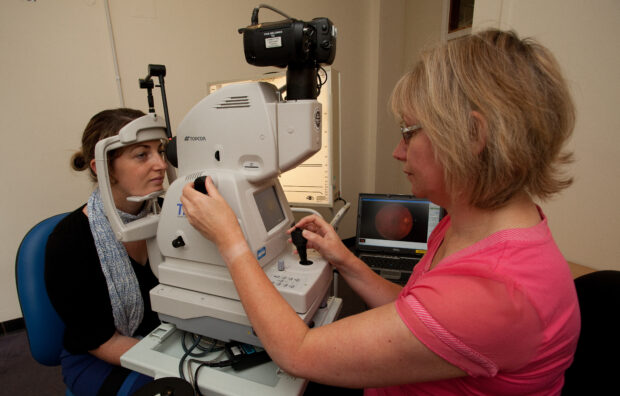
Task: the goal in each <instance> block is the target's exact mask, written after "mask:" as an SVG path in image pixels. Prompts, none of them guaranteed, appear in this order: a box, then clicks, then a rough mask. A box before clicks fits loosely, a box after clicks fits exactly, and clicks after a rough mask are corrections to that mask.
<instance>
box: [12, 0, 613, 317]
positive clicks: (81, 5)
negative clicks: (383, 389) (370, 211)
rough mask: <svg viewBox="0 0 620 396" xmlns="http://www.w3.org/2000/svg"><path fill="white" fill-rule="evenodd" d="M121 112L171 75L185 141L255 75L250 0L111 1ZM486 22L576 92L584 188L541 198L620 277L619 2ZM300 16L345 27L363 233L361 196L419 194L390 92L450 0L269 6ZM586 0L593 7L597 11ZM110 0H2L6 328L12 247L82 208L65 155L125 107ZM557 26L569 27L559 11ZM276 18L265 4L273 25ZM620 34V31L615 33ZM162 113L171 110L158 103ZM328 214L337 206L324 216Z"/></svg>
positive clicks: (537, 8)
mask: <svg viewBox="0 0 620 396" xmlns="http://www.w3.org/2000/svg"><path fill="white" fill-rule="evenodd" d="M109 3H110V14H111V21H112V25H113V31H114V37H115V40H116V49H117V54H118V64H119V70H120V79H121V86H122V89H123V93H124V100H125V104H126V105H127V106H129V107H137V108H141V109H143V110H146V101H145V94H144V92H143V91H141V90H139V89H138V85H137V84H138V83H137V80H138V78H140V77H144V75H145V74H146V71H147V69H146V68H147V65H148V64H149V63H162V64H165V65H166V67H167V71H168V75H167V77H166V90H167V94H168V103H169V106H170V111H171V114H170V116H171V121H172V128H173V132H174V131H175V130H176V126H177V125H178V124H179V123H180V121H181V119H182V118H183V116H184V114H185V113H186V112H187V111H188V110H189V109H190V108H191V106H193V105H194V104H195V103H196V102H197V101H198V100H199V99H201V98H202V97H203V96H204V95H206V92H207V84H208V83H209V82H211V81H219V80H229V79H235V78H240V77H247V76H255V75H256V74H257V73H261V72H262V71H263V69H259V68H255V67H252V66H249V65H247V64H246V63H245V60H244V57H243V49H242V43H241V37H240V36H239V35H238V34H237V28H238V27H241V26H245V25H247V24H248V23H249V20H250V13H251V10H252V8H253V7H255V6H256V5H257V4H258V2H256V1H254V0H236V1H226V2H225V1H218V0H178V1H170V0H110V1H109ZM476 3H477V4H476V15H475V24H476V26H482V25H483V24H495V25H497V24H500V25H501V26H504V25H507V24H510V25H511V26H512V27H514V28H515V29H517V31H519V32H520V33H523V34H529V35H534V36H536V37H537V38H539V39H541V41H542V42H543V43H544V44H546V45H548V46H549V47H551V48H552V50H553V51H554V52H555V53H556V54H557V55H558V58H559V59H560V62H561V63H562V64H563V66H565V68H566V72H567V75H568V77H569V79H570V80H571V84H572V87H573V90H574V93H575V99H576V102H577V107H578V112H579V121H578V125H577V129H576V133H575V137H574V139H573V141H572V145H573V147H575V149H576V153H577V158H578V161H577V163H576V164H575V165H574V167H573V171H574V173H575V174H576V177H577V181H576V183H575V186H573V187H572V188H571V189H570V190H568V191H566V192H565V193H564V194H562V195H561V196H560V197H559V198H558V199H556V200H554V201H553V202H549V203H545V204H544V206H543V207H544V209H545V211H546V212H547V214H548V215H549V218H550V223H551V226H552V229H553V231H554V234H555V236H556V239H557V240H558V243H559V245H560V247H561V248H562V250H563V251H564V253H565V254H566V256H567V258H569V259H571V260H573V261H575V262H577V263H581V264H588V265H592V266H594V267H597V268H618V269H620V265H617V264H615V262H614V259H615V258H616V257H617V256H618V253H620V252H619V250H618V247H617V246H618V244H617V243H615V242H616V241H615V239H617V236H618V235H619V233H618V231H617V227H618V225H619V224H618V223H619V222H618V216H619V215H618V213H619V211H618V210H617V209H615V206H614V205H613V204H614V203H615V202H614V201H615V199H614V198H616V197H618V188H619V187H618V184H619V183H618V180H619V177H618V176H619V174H618V172H619V169H620V168H619V167H618V165H617V161H615V160H614V158H616V157H618V150H619V147H620V144H619V142H618V139H619V138H618V133H617V131H618V129H619V128H618V127H619V126H620V122H619V117H620V116H619V115H618V113H619V112H618V111H616V109H615V107H614V105H615V104H616V103H620V100H618V99H619V98H618V95H619V92H620V90H619V89H618V81H619V79H618V70H620V65H619V64H618V63H619V54H618V51H617V48H616V47H617V46H615V47H614V44H613V43H614V39H615V37H616V36H617V33H618V29H619V28H618V27H617V23H616V22H617V21H618V20H620V15H619V8H620V6H619V4H620V3H618V2H616V1H614V0H608V1H604V0H597V1H596V2H592V3H586V2H582V1H578V0H564V1H562V0H553V1H551V0H547V1H543V2H541V1H525V0H520V1H503V2H502V1H499V0H477V1H476ZM269 4H270V5H273V6H275V7H277V8H280V9H282V10H283V11H284V12H287V13H289V14H291V15H293V16H295V17H297V18H301V19H310V18H313V17H317V16H326V17H329V18H330V19H331V20H332V21H333V22H334V23H335V24H336V25H337V27H338V52H337V56H336V61H335V63H334V65H333V67H334V68H335V69H336V70H338V71H339V72H340V75H341V90H340V96H341V107H340V114H341V149H342V153H341V165H342V178H341V190H342V195H343V197H344V198H345V199H346V200H347V201H350V202H352V203H353V204H354V205H353V207H352V209H351V212H350V213H349V214H348V215H347V216H346V217H345V220H344V221H343V223H342V225H341V228H340V230H339V233H340V235H341V236H342V237H349V236H352V235H353V233H354V229H355V210H356V208H355V206H356V203H357V202H356V200H357V195H358V193H359V192H373V191H378V192H395V193H408V192H409V187H408V185H407V182H406V180H405V179H404V177H402V173H400V166H399V165H398V163H397V162H396V161H395V160H393V159H392V157H391V152H392V149H393V147H394V145H395V144H396V143H397V141H398V131H397V129H396V125H395V124H394V122H393V120H392V117H391V115H390V114H389V112H388V111H387V104H386V101H387V98H388V97H389V93H390V91H391V89H392V87H393V85H394V83H395V82H396V80H397V79H398V77H399V76H400V75H401V74H402V72H403V71H404V69H405V68H406V67H407V66H408V65H410V64H411V63H413V62H414V61H415V60H416V58H417V53H418V51H419V50H420V49H421V47H423V46H424V45H426V44H429V43H432V42H435V41H437V40H439V39H440V38H441V37H442V36H441V23H442V10H443V2H442V1H438V0H338V1H331V0H315V1H312V2H299V1H295V0H278V1H270V2H269ZM588 4H594V5H592V6H588ZM104 5H105V3H104V1H103V0H59V1H55V2H43V1H38V2H27V1H18V0H14V1H10V2H9V1H4V2H1V3H0V51H1V53H2V58H3V61H2V62H1V63H0V84H1V85H0V86H2V92H1V93H0V115H1V116H2V118H1V119H2V121H3V122H2V128H1V130H0V133H1V134H2V138H3V141H4V144H3V145H1V149H0V150H2V151H1V154H2V166H1V167H0V169H1V171H0V172H2V173H1V175H2V177H1V179H0V180H2V182H3V183H4V191H5V193H4V194H2V197H1V198H0V199H1V200H2V201H1V205H0V210H1V218H2V226H1V227H0V236H1V237H2V239H1V240H0V247H1V249H0V252H1V256H0V301H2V302H1V303H0V321H4V320H9V319H13V318H17V317H19V316H21V313H20V311H19V305H18V302H17V297H16V294H15V283H14V260H15V252H16V250H17V247H18V245H19V242H20V241H21V238H22V237H23V235H24V234H25V233H26V232H27V231H28V229H29V228H30V227H31V226H32V225H34V224H35V223H36V222H38V221H39V220H41V219H43V218H45V217H47V216H49V215H51V214H55V213H59V212H64V211H68V210H72V209H74V208H76V207H77V206H78V205H80V203H82V202H84V201H85V200H86V199H87V197H88V195H89V193H90V191H91V185H90V182H89V181H88V178H87V177H86V175H85V174H76V173H75V172H72V171H70V169H69V167H68V160H69V157H70V156H71V154H72V153H73V151H74V150H75V149H77V148H78V146H79V139H80V136H81V132H82V130H83V127H84V126H85V124H86V122H87V121H88V119H89V118H90V116H91V115H93V114H94V113H95V112H97V111H99V110H101V109H104V108H111V107H117V106H119V104H120V99H119V95H118V93H117V90H116V80H115V73H114V67H113V61H112V51H111V46H110V40H109V36H108V30H107V22H106V14H105V7H104ZM560 17H561V18H560ZM263 18H265V20H267V19H270V20H275V19H278V17H277V16H276V15H275V14H273V13H270V12H269V11H267V10H262V11H261V20H262V19H263ZM614 33H616V34H614ZM157 106H158V108H161V107H160V106H159V103H158V104H157ZM323 212H324V215H325V216H327V217H329V216H331V213H329V211H328V210H325V211H323Z"/></svg>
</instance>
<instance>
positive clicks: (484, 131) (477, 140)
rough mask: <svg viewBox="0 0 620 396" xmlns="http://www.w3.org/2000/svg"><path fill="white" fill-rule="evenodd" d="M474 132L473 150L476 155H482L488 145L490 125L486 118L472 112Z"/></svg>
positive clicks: (472, 136) (472, 137) (472, 135)
mask: <svg viewBox="0 0 620 396" xmlns="http://www.w3.org/2000/svg"><path fill="white" fill-rule="evenodd" d="M471 117H472V120H473V130H472V131H471V139H472V149H473V151H474V153H475V154H480V153H481V152H482V150H483V149H484V147H485V146H486V144H487V136H488V132H489V129H488V124H487V120H486V118H484V116H483V115H482V114H480V113H479V112H477V111H475V110H473V111H472V112H471Z"/></svg>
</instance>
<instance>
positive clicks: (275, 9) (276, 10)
mask: <svg viewBox="0 0 620 396" xmlns="http://www.w3.org/2000/svg"><path fill="white" fill-rule="evenodd" d="M261 8H266V9H268V10H271V11H273V12H275V13H277V14H280V15H282V16H283V17H284V18H286V19H293V20H294V18H291V17H290V16H288V15H286V14H285V13H283V12H282V11H280V10H278V9H277V8H275V7H272V6H270V5H268V4H259V5H258V7H257V8H255V9H254V11H256V23H258V10H259V9H261ZM252 18H254V14H252ZM252 23H253V24H254V20H252Z"/></svg>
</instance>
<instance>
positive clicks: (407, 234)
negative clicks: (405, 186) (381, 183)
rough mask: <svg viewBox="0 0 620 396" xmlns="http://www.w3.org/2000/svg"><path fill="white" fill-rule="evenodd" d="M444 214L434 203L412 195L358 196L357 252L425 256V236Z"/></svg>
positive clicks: (426, 237)
mask: <svg viewBox="0 0 620 396" xmlns="http://www.w3.org/2000/svg"><path fill="white" fill-rule="evenodd" d="M443 215H444V211H443V209H442V208H441V207H440V206H438V205H435V204H434V203H432V202H430V201H428V200H426V199H419V198H415V197H414V196H411V195H396V194H360V195H359V202H358V211H357V233H356V237H355V245H356V248H357V250H358V251H375V252H384V253H397V254H403V253H404V254H424V253H425V252H426V250H427V249H428V244H427V241H428V237H429V235H430V234H431V232H432V231H433V229H434V228H435V226H436V225H437V224H438V223H439V221H440V220H441V218H442V217H443Z"/></svg>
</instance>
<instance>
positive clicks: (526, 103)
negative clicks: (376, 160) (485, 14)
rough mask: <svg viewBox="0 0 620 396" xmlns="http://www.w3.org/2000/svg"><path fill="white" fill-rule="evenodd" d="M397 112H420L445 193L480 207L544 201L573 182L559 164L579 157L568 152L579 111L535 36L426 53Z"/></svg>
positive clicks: (457, 43)
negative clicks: (523, 197) (522, 195)
mask: <svg viewBox="0 0 620 396" xmlns="http://www.w3.org/2000/svg"><path fill="white" fill-rule="evenodd" d="M391 106H392V111H393V112H394V114H395V115H396V116H397V117H401V118H402V117H403V116H404V115H415V117H416V118H417V119H418V120H419V122H420V124H421V125H422V126H423V129H424V130H425V132H426V134H427V136H428V137H429V139H430V141H431V143H432V145H433V148H434V150H435V156H436V157H437V159H438V161H440V163H441V164H442V165H443V167H444V172H445V179H446V183H447V185H448V187H449V188H450V190H451V191H453V192H457V191H467V192H468V193H469V194H470V203H471V204H472V205H474V206H476V207H479V208H487V209H493V208H498V207H501V206H502V205H504V204H505V203H506V202H507V201H508V200H509V199H510V198H512V197H513V196H514V195H515V194H516V193H518V192H521V191H525V192H526V193H527V194H529V195H530V196H532V197H538V198H541V199H546V198H548V197H550V196H551V195H553V194H555V193H557V192H559V191H560V190H562V189H564V188H566V187H568V186H570V184H571V183H572V178H570V177H566V176H565V175H564V174H563V173H562V169H561V168H562V167H563V166H564V165H565V164H567V163H570V162H571V161H572V153H568V152H563V147H564V144H565V142H566V141H567V140H568V138H569V137H570V136H571V134H572V130H573V127H574V123H575V110H574V105H573V102H572V99H571V97H570V94H569V91H568V87H567V85H566V82H565V80H564V78H563V77H562V75H561V72H560V68H559V65H558V63H557V62H556V60H555V58H554V57H553V55H552V54H551V52H550V51H549V50H548V49H546V48H544V47H543V46H541V45H540V44H537V43H536V42H534V41H533V40H531V39H524V40H521V39H519V38H518V37H517V35H516V34H515V33H513V32H503V31H499V30H486V31H483V32H480V33H478V34H475V35H472V36H467V37H463V38H461V39H457V40H453V41H449V42H448V43H445V44H443V45H441V46H438V47H435V48H433V49H430V50H428V51H425V52H424V53H422V59H421V60H420V62H419V63H418V64H417V65H416V66H415V67H414V68H413V70H411V71H410V72H408V73H407V74H405V75H404V76H403V77H402V78H401V80H400V81H399V82H398V84H397V85H396V87H395V88H394V92H393V93H392V98H391ZM473 112H478V113H479V114H481V115H482V118H483V122H480V120H479V119H477V118H476V117H475V116H474V115H473V114H474V113H473ZM479 142H482V143H484V144H483V147H482V151H479V150H477V149H476V147H477V146H476V144H477V143H479Z"/></svg>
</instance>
